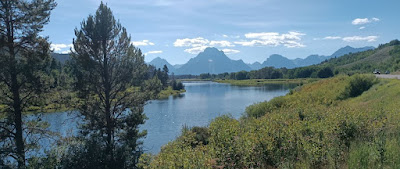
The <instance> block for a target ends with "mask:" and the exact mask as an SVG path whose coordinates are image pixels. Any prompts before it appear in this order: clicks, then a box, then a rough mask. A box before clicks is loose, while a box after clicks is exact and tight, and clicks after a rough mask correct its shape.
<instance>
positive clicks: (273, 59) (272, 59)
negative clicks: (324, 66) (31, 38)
mask: <svg viewBox="0 0 400 169" xmlns="http://www.w3.org/2000/svg"><path fill="white" fill-rule="evenodd" d="M372 49H374V47H363V48H353V47H350V46H346V47H343V48H340V49H339V50H337V51H336V52H334V53H333V54H332V55H330V56H323V55H310V56H308V57H306V58H304V59H302V58H297V59H288V58H286V57H284V56H282V55H278V54H273V55H271V56H269V57H268V58H267V59H266V60H265V61H264V62H263V63H260V62H254V63H252V64H246V63H244V62H243V60H232V59H230V58H229V57H227V56H226V55H225V53H224V52H223V51H220V50H218V49H217V48H213V47H210V48H206V49H205V50H204V51H203V52H200V53H199V54H198V55H197V56H196V57H194V58H191V59H190V60H189V61H188V62H187V63H185V64H180V65H171V64H170V63H169V62H168V61H167V60H165V59H162V58H160V57H157V58H155V59H153V60H152V61H151V62H149V63H148V64H150V65H153V66H155V67H156V68H161V69H162V68H163V67H164V65H167V67H168V69H169V72H170V73H174V74H175V75H184V74H192V75H199V74H201V73H211V74H219V73H225V72H228V73H230V72H238V71H242V70H244V71H251V70H258V69H261V68H263V67H275V68H283V67H286V68H288V69H291V68H296V67H304V66H309V65H314V64H319V63H321V62H323V61H325V60H329V59H331V58H336V57H341V56H344V55H346V54H350V53H358V52H362V51H367V50H372ZM52 56H53V57H54V58H55V59H57V60H58V61H60V62H61V63H65V61H66V60H68V59H69V55H68V54H58V53H53V54H52Z"/></svg>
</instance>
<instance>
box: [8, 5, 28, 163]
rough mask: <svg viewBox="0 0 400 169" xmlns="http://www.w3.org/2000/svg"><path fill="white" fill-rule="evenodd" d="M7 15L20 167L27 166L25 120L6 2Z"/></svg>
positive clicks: (9, 15) (9, 13)
mask: <svg viewBox="0 0 400 169" xmlns="http://www.w3.org/2000/svg"><path fill="white" fill-rule="evenodd" d="M5 8H6V15H7V18H6V20H5V23H6V27H7V40H8V50H9V54H10V56H9V57H10V58H9V64H10V65H9V66H10V75H11V76H10V77H11V92H12V93H13V108H14V125H15V137H14V140H15V144H16V146H17V161H18V168H20V169H21V168H25V145H24V139H23V128H22V125H23V122H22V109H21V104H22V103H21V98H20V91H19V90H20V85H19V83H18V79H17V78H18V77H17V76H18V72H17V68H16V64H17V60H16V53H15V48H14V23H13V11H12V9H11V4H9V2H6V6H5Z"/></svg>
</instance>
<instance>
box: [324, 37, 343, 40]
mask: <svg viewBox="0 0 400 169" xmlns="http://www.w3.org/2000/svg"><path fill="white" fill-rule="evenodd" d="M324 39H325V40H336V39H341V37H340V36H327V37H325V38H324Z"/></svg>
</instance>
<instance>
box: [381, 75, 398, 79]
mask: <svg viewBox="0 0 400 169" xmlns="http://www.w3.org/2000/svg"><path fill="white" fill-rule="evenodd" d="M375 76H376V77H377V78H384V79H400V75H375Z"/></svg>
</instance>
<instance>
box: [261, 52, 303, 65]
mask: <svg viewBox="0 0 400 169" xmlns="http://www.w3.org/2000/svg"><path fill="white" fill-rule="evenodd" d="M262 67H275V68H282V67H286V68H294V67H297V65H296V64H295V63H294V61H293V60H290V59H288V58H286V57H283V56H282V55H277V54H274V55H271V56H269V58H268V59H267V60H266V61H264V62H263V63H262Z"/></svg>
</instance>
